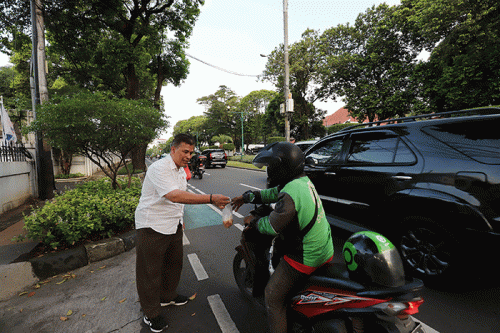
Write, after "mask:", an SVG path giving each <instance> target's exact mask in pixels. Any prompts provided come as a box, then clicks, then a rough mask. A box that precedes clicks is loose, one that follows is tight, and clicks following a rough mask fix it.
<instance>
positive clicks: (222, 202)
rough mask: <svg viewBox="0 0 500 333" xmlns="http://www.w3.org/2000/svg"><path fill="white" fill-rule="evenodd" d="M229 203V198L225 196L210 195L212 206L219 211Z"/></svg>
mask: <svg viewBox="0 0 500 333" xmlns="http://www.w3.org/2000/svg"><path fill="white" fill-rule="evenodd" d="M229 202H230V200H229V197H226V196H225V195H222V194H212V204H213V205H215V206H217V207H218V208H219V209H224V207H226V205H227V204H228V203H229Z"/></svg>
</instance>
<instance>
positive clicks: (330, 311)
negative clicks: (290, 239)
mask: <svg viewBox="0 0 500 333" xmlns="http://www.w3.org/2000/svg"><path fill="white" fill-rule="evenodd" d="M267 209H268V210H269V208H267ZM258 215H260V214H258ZM260 216H262V215H260ZM240 242H241V244H240V245H238V246H237V247H236V251H237V252H236V255H235V257H234V260H233V274H234V277H235V280H236V283H237V285H238V288H239V289H240V291H241V292H242V293H243V295H244V296H245V298H247V299H249V300H251V301H253V302H256V303H257V304H260V305H261V306H264V289H265V286H266V284H267V281H268V280H269V277H270V276H271V275H272V274H273V272H274V268H275V267H276V266H277V265H278V263H279V259H280V257H281V256H280V253H279V243H278V242H279V238H273V237H272V236H268V235H263V234H260V233H259V232H258V231H257V230H255V228H252V227H249V226H247V227H245V228H244V230H243V232H242V235H241V241H240ZM422 288H423V283H422V281H421V280H418V279H410V280H408V279H406V282H405V283H404V285H402V286H400V287H383V286H374V285H369V284H362V283H359V282H357V281H354V280H352V279H350V278H349V271H348V269H347V266H346V264H345V263H344V262H342V263H328V264H325V265H324V266H322V267H321V268H319V269H317V270H316V271H315V272H314V273H313V274H312V275H311V276H310V277H309V279H308V281H307V283H306V285H305V286H304V287H303V288H302V289H301V290H300V292H298V293H296V294H295V295H294V296H293V297H292V299H291V301H290V304H289V314H288V316H287V317H288V320H289V323H288V327H289V332H295V333H299V332H300V333H306V332H310V333H315V332H325V333H327V332H335V333H361V332H391V333H392V332H394V333H425V329H424V327H423V326H422V324H421V323H418V322H416V321H415V320H414V319H413V317H411V315H413V314H415V313H417V312H418V307H419V306H420V305H421V304H422V303H423V298H422V297H421V296H420V295H419V291H420V290H421V289H422Z"/></svg>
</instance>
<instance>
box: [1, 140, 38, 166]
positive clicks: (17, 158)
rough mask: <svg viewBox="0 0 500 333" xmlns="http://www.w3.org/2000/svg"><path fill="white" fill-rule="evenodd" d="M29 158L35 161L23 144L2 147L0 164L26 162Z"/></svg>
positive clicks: (2, 145)
mask: <svg viewBox="0 0 500 333" xmlns="http://www.w3.org/2000/svg"><path fill="white" fill-rule="evenodd" d="M27 158H29V159H33V156H32V155H31V153H30V152H29V151H28V150H27V149H26V148H25V147H24V145H22V144H14V145H12V144H8V145H5V144H4V143H2V144H1V145H0V162H26V159H27Z"/></svg>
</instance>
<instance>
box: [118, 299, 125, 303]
mask: <svg viewBox="0 0 500 333" xmlns="http://www.w3.org/2000/svg"><path fill="white" fill-rule="evenodd" d="M126 300H127V299H126V298H124V299H122V300H121V301H118V303H123V302H125V301H126Z"/></svg>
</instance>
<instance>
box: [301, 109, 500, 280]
mask: <svg viewBox="0 0 500 333" xmlns="http://www.w3.org/2000/svg"><path fill="white" fill-rule="evenodd" d="M374 125H379V126H374ZM499 128H500V108H490V109H476V110H468V111H459V112H448V113H441V114H432V115H426V116H415V117H408V118H400V119H394V120H384V121H380V122H376V123H368V124H360V125H359V126H356V127H354V128H353V127H350V128H349V129H345V130H343V131H341V132H337V133H335V134H332V135H329V136H327V137H325V138H323V139H321V140H319V141H318V142H317V143H316V144H315V145H313V146H312V147H311V148H309V150H308V151H307V152H306V165H305V172H306V174H307V175H308V176H309V177H310V178H311V180H312V182H313V183H314V185H315V187H316V189H317V191H318V193H319V194H320V197H321V199H322V202H323V206H324V208H325V211H326V213H327V214H328V216H329V221H333V223H334V224H336V223H337V224H338V225H339V224H344V225H347V226H357V227H361V228H365V229H369V230H374V231H378V232H380V233H382V234H384V235H386V236H387V237H388V238H389V239H391V241H392V242H393V243H394V244H395V245H396V246H397V247H398V249H399V251H400V253H401V255H402V258H403V260H404V262H405V265H406V267H407V269H408V271H409V272H411V273H412V275H417V276H419V277H421V278H423V279H425V280H426V281H428V282H443V281H446V280H444V279H445V278H447V277H449V274H453V273H452V272H455V273H456V272H457V271H456V270H454V269H453V268H459V269H460V268H461V269H465V267H467V264H465V263H464V261H463V260H465V259H464V257H463V255H464V254H466V252H467V254H473V256H475V258H474V260H476V259H477V260H478V259H481V258H480V257H483V259H487V256H493V253H492V252H487V251H488V250H487V249H486V247H487V246H489V245H492V248H493V251H496V252H497V253H498V252H500V251H499V250H498V246H496V245H494V244H496V243H498V242H500V130H499ZM331 223H332V222H331ZM346 223H347V224H346ZM486 254H487V256H486ZM495 258H496V257H495ZM474 265H475V266H474V269H478V268H479V267H480V266H478V265H479V264H478V262H476V261H475V262H474ZM468 269H470V268H468Z"/></svg>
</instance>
